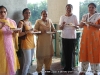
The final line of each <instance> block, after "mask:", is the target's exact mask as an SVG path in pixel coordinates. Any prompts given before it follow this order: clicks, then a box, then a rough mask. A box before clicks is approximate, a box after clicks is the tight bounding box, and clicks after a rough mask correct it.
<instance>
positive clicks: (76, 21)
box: [74, 16, 78, 25]
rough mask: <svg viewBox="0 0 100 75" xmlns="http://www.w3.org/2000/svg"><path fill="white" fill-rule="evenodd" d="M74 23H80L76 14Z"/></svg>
mask: <svg viewBox="0 0 100 75" xmlns="http://www.w3.org/2000/svg"><path fill="white" fill-rule="evenodd" d="M74 23H75V25H78V20H77V17H76V16H75V18H74Z"/></svg>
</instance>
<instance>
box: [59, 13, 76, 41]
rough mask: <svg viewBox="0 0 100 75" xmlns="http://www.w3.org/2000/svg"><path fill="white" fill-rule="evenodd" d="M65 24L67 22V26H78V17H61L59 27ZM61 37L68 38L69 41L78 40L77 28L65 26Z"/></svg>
mask: <svg viewBox="0 0 100 75" xmlns="http://www.w3.org/2000/svg"><path fill="white" fill-rule="evenodd" d="M63 22H66V24H70V23H72V24H74V25H78V21H77V17H76V16H75V15H72V16H70V17H69V16H65V15H63V16H61V17H60V21H59V25H60V26H61V25H62V23H63ZM61 37H62V38H67V39H76V28H75V27H72V26H66V25H65V26H64V28H63V30H62V32H61Z"/></svg>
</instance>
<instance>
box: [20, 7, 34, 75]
mask: <svg viewBox="0 0 100 75" xmlns="http://www.w3.org/2000/svg"><path fill="white" fill-rule="evenodd" d="M22 14H23V17H24V19H23V20H20V21H19V23H18V27H19V28H22V30H21V31H20V32H19V40H20V41H21V49H22V51H23V54H24V66H23V70H22V75H27V73H28V69H29V67H30V65H31V61H32V57H33V53H34V47H35V44H34V35H33V34H32V33H31V32H32V31H33V29H32V24H31V22H30V21H29V18H30V16H31V12H30V10H29V9H28V8H25V9H24V10H23V13H22Z"/></svg>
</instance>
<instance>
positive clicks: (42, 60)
mask: <svg viewBox="0 0 100 75" xmlns="http://www.w3.org/2000/svg"><path fill="white" fill-rule="evenodd" d="M34 29H35V30H37V31H41V33H40V34H37V48H36V58H37V69H36V70H37V72H38V75H42V74H41V70H42V66H43V64H44V65H45V71H50V66H51V63H52V56H53V53H54V52H53V45H52V34H48V32H54V31H55V30H54V27H53V24H52V22H51V20H50V19H48V18H47V12H46V11H45V10H43V11H42V12H41V19H38V20H37V21H36V23H35V27H34Z"/></svg>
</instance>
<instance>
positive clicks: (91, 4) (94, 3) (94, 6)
mask: <svg viewBox="0 0 100 75" xmlns="http://www.w3.org/2000/svg"><path fill="white" fill-rule="evenodd" d="M90 5H93V6H94V7H95V8H96V7H97V6H96V4H95V3H89V4H88V7H89V6H90Z"/></svg>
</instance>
